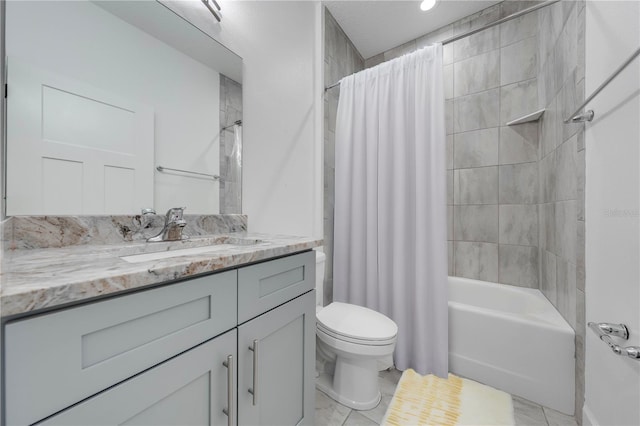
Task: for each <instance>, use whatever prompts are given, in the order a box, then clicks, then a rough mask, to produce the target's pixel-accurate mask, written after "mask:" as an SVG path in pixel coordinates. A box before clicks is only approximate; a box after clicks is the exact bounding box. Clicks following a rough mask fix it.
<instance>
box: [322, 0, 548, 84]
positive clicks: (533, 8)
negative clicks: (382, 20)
mask: <svg viewBox="0 0 640 426" xmlns="http://www.w3.org/2000/svg"><path fill="white" fill-rule="evenodd" d="M559 1H561V0H548V1H546V2H544V3H540V4H536V5H535V6H531V7H529V8H527V9H523V10H521V11H520V12H516V13H512V14H511V15H509V16H505V17H504V18H501V19H498V20H497V21H493V22H490V23H488V24H486V25H483V26H482V27H479V28H476V29H475V30H470V31H467V32H466V33H462V34H459V35H457V36H453V37H449V38H448V39H445V40H443V41H442V42H441V43H442V45H443V46H444V45H445V44H449V43H453V42H454V41H457V40H460V39H463V38H465V37H469V36H470V35H473V34H476V33H479V32H480V31H484V30H486V29H487V28H491V27H495V26H496V25H500V24H502V23H505V22H507V21H511V20H512V19H516V18H519V17H521V16H523V15H526V14H528V13H531V12H535V11H536V10H538V9H542V8H543V7H547V6H551V5H552V4H554V3H558V2H559ZM337 86H340V82H339V81H338V82H336V83H333V84H332V85H331V86H327V87H325V88H324V91H325V92H326V91H327V90H329V89H333V88H334V87H337Z"/></svg>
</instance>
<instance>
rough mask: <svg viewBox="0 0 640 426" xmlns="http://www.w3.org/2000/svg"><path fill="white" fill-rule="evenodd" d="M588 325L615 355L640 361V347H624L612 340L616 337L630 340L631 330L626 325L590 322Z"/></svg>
mask: <svg viewBox="0 0 640 426" xmlns="http://www.w3.org/2000/svg"><path fill="white" fill-rule="evenodd" d="M588 325H589V328H590V329H591V330H593V332H594V333H596V334H597V335H598V337H599V338H600V340H602V341H603V342H605V343H606V344H607V345H608V346H609V348H611V351H612V352H613V353H614V354H616V355H622V356H627V357H629V358H632V359H638V360H640V346H627V347H622V346H620V345H617V344H616V343H615V342H614V341H613V339H612V338H611V336H616V337H620V338H621V339H624V340H627V339H629V329H627V326H626V325H624V324H610V323H606V322H601V323H596V322H590V323H589V324H588Z"/></svg>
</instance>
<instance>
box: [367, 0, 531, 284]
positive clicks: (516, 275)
mask: <svg viewBox="0 0 640 426" xmlns="http://www.w3.org/2000/svg"><path fill="white" fill-rule="evenodd" d="M532 4H535V2H523V1H515V2H511V1H508V2H503V3H500V4H497V5H495V6H492V7H490V8H488V9H485V10H483V11H481V12H478V13H476V14H474V15H471V16H469V17H466V18H464V19H461V20H459V21H457V22H454V23H453V24H451V25H448V26H446V27H443V28H440V29H439V30H436V31H434V32H432V33H429V34H426V35H424V36H422V37H420V38H418V39H416V40H412V41H410V42H408V43H405V44H403V45H401V46H398V47H396V48H394V49H391V50H389V51H387V52H384V53H381V54H380V55H377V56H375V57H373V58H370V59H368V60H367V61H366V62H365V65H366V66H367V67H370V66H373V65H377V64H378V63H380V62H383V61H387V60H390V59H393V58H395V57H397V56H400V55H403V54H406V53H409V52H411V51H414V50H416V49H419V48H421V47H424V46H426V45H428V44H431V43H434V42H438V41H442V40H444V39H446V38H449V37H452V36H455V35H457V34H461V33H463V32H466V31H468V30H471V29H475V28H478V27H480V26H482V25H485V24H487V23H489V22H492V21H495V20H497V19H500V18H501V17H504V16H507V15H510V14H512V13H514V12H516V11H518V10H520V9H523V8H526V7H529V6H531V5H532ZM443 59H444V61H443V62H444V69H443V71H444V79H445V82H444V83H445V99H446V100H445V111H446V119H447V122H446V129H447V140H446V143H447V190H448V194H447V204H448V209H447V210H448V240H449V274H450V275H456V276H461V277H467V278H475V279H480V280H484V281H493V282H500V283H504V284H512V285H517V286H523V287H533V288H538V286H539V281H538V259H539V258H538V256H539V253H538V205H537V204H538V166H537V161H538V125H537V123H526V124H520V125H516V126H507V125H506V123H507V122H508V121H511V120H513V119H516V118H519V117H521V116H523V115H525V114H528V113H531V112H534V111H536V110H537V109H538V78H537V77H538V75H537V71H538V13H537V12H534V13H530V14H528V15H526V16H524V17H521V18H519V19H516V20H513V21H510V22H506V23H504V24H501V25H498V26H495V27H492V28H489V29H487V30H484V31H482V32H479V33H477V34H474V35H472V36H470V37H466V38H464V39H461V40H459V41H456V42H454V43H451V44H447V45H445V46H444V48H443Z"/></svg>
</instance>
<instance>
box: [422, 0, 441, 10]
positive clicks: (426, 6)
mask: <svg viewBox="0 0 640 426" xmlns="http://www.w3.org/2000/svg"><path fill="white" fill-rule="evenodd" d="M436 1H437V0H422V3H420V10H422V11H427V10H430V9H433V7H434V6H435V5H436Z"/></svg>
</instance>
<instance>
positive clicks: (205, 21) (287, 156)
mask: <svg viewBox="0 0 640 426" xmlns="http://www.w3.org/2000/svg"><path fill="white" fill-rule="evenodd" d="M165 3H168V4H171V3H172V2H165ZM197 3H199V2H194V3H193V4H191V5H189V7H188V6H187V4H186V3H183V4H182V5H178V6H179V7H177V9H180V13H182V14H183V15H184V16H188V17H189V19H190V20H191V21H192V22H193V23H194V24H196V25H197V26H199V27H200V28H201V29H203V30H204V31H206V32H207V33H209V34H210V35H212V36H213V37H214V38H216V39H217V40H219V41H220V42H222V43H223V44H225V45H226V46H228V47H229V48H230V49H231V50H233V51H234V52H235V53H237V54H238V55H240V56H241V57H242V58H243V65H244V69H243V78H242V85H243V137H244V141H243V182H242V184H243V188H242V208H243V213H245V214H248V215H249V228H250V230H251V231H255V232H269V233H285V234H294V235H315V236H318V237H321V236H322V204H321V202H322V201H321V200H322V198H321V197H322V173H321V171H322V158H321V156H322V150H321V147H322V141H321V126H322V90H323V89H322V81H321V78H322V75H321V72H322V61H323V59H322V51H321V46H322V44H321V41H320V37H321V36H322V30H321V29H322V26H321V19H322V16H321V15H322V14H321V8H320V3H319V2H317V1H283V2H277V1H235V2H231V1H221V2H220V4H221V7H222V15H223V20H222V23H221V24H217V23H216V22H215V21H214V20H213V17H212V16H211V15H210V14H209V12H208V11H207V10H206V9H205V8H204V6H202V5H199V4H197Z"/></svg>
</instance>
